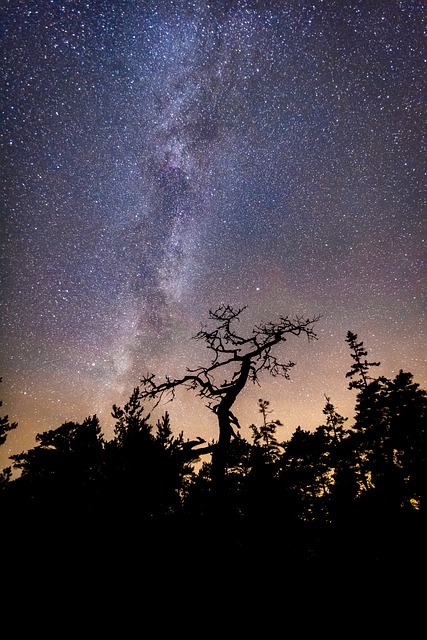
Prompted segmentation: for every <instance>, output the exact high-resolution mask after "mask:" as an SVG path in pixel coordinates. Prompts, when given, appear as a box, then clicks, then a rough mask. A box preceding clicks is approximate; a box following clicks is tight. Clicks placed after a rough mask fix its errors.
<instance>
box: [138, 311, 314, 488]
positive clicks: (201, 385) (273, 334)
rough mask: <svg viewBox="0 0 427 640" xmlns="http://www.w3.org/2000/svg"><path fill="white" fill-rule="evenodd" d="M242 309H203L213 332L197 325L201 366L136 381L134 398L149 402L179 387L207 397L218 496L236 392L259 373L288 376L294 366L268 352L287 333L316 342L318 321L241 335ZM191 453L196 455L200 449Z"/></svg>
mask: <svg viewBox="0 0 427 640" xmlns="http://www.w3.org/2000/svg"><path fill="white" fill-rule="evenodd" d="M244 309H245V307H243V308H242V309H233V308H232V307H230V306H229V305H221V306H220V307H219V308H218V309H216V310H215V311H212V310H211V311H209V318H210V320H211V321H212V323H213V328H208V327H203V328H202V329H201V330H200V331H199V333H198V334H197V335H196V336H195V339H196V340H203V341H205V342H206V345H207V348H208V349H209V350H210V351H211V352H212V358H211V361H210V363H209V364H208V365H207V366H200V367H197V368H196V369H187V373H186V374H185V375H184V376H183V377H182V378H170V377H166V379H165V380H164V381H163V382H157V381H156V379H155V375H154V374H149V375H146V376H145V377H144V378H143V379H142V380H141V387H140V397H141V398H142V399H155V400H156V404H158V403H159V402H160V401H161V400H162V398H163V397H164V396H165V395H168V396H169V400H171V399H173V398H174V396H175V390H176V388H177V387H180V386H183V387H185V388H187V389H191V390H194V391H196V392H197V394H198V395H199V396H200V397H202V398H206V399H207V406H208V407H209V409H211V410H212V411H213V412H214V413H215V414H216V416H217V418H218V426H219V435H218V441H217V442H216V443H215V444H214V445H213V446H212V447H211V451H212V474H213V478H212V479H213V484H214V487H215V490H216V491H217V492H218V494H219V495H222V493H223V489H224V477H225V470H226V463H227V452H228V448H229V444H230V441H231V438H232V437H233V436H235V435H236V433H235V430H234V427H239V423H238V420H237V418H236V416H235V415H234V414H233V412H232V407H233V405H234V403H235V401H236V399H237V397H238V395H239V393H240V392H241V391H242V390H243V388H244V387H245V385H246V383H247V382H253V383H258V381H259V375H260V373H261V372H263V371H266V372H268V373H269V374H270V375H272V376H283V377H285V378H288V377H289V370H290V369H291V368H292V367H293V366H294V363H293V362H291V361H288V362H281V361H279V360H278V358H277V357H276V355H275V354H274V353H273V351H274V348H275V347H276V346H277V345H278V344H279V343H281V342H285V341H286V340H287V338H288V337H289V336H291V335H293V336H300V335H301V334H305V335H306V337H307V338H308V340H313V339H316V335H315V333H314V330H313V324H314V323H315V322H317V320H318V319H319V318H318V317H315V318H313V319H303V318H300V317H296V318H294V319H292V318H289V317H288V316H285V317H280V319H279V321H278V322H277V323H275V322H268V323H266V324H260V325H257V326H255V327H254V329H253V330H252V332H251V334H250V335H249V336H247V337H244V336H242V335H240V333H239V332H238V331H237V329H236V325H237V324H238V322H239V320H240V315H241V314H242V312H243V311H244ZM219 380H222V382H219ZM204 451H206V448H205V449H204ZM197 453H198V454H199V453H200V449H198V451H197Z"/></svg>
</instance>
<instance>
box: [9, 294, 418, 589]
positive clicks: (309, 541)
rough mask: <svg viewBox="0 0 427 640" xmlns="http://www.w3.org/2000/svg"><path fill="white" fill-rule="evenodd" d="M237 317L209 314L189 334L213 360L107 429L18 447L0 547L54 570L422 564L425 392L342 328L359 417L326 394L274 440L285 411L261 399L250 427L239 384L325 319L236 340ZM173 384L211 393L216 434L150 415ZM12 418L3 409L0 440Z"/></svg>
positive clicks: (279, 370) (116, 412) (155, 390)
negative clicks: (244, 424)
mask: <svg viewBox="0 0 427 640" xmlns="http://www.w3.org/2000/svg"><path fill="white" fill-rule="evenodd" d="M242 312H243V309H239V310H234V309H232V308H231V307H228V306H222V307H220V308H219V309H217V310H216V311H211V312H210V316H209V319H210V323H211V324H210V327H208V328H204V329H203V330H202V331H201V332H200V333H199V334H198V335H197V336H196V338H197V339H198V340H202V341H204V342H205V343H206V346H207V349H208V353H209V354H210V356H211V358H210V361H209V363H208V364H207V365H206V366H201V367H200V368H198V369H195V370H191V371H190V370H187V372H186V374H185V375H184V376H183V377H182V378H180V379H171V378H166V379H165V380H164V381H163V382H158V381H157V380H156V378H155V376H154V375H151V374H150V375H147V376H145V377H143V378H142V379H141V384H140V386H138V387H136V388H135V389H134V390H133V393H132V394H131V396H130V399H129V401H128V402H127V403H126V404H125V406H124V407H118V406H114V407H113V410H112V415H113V418H114V422H115V427H114V437H113V438H112V439H110V440H106V439H105V436H104V434H103V431H102V427H101V425H100V423H99V420H98V418H97V416H95V415H94V416H89V417H88V418H86V419H85V420H84V421H83V422H81V423H76V422H65V423H64V424H62V425H61V426H59V427H58V428H56V429H52V430H50V431H46V432H43V433H40V434H38V435H37V436H36V446H34V448H32V449H30V450H28V451H25V452H22V453H20V454H16V455H13V456H11V460H12V462H13V468H14V469H15V474H13V473H12V470H11V468H7V469H4V470H3V472H2V473H1V476H0V509H1V514H2V524H1V545H2V550H3V554H5V553H6V554H9V555H10V557H11V558H13V562H14V563H15V565H16V563H18V564H20V566H21V567H23V566H27V565H28V564H29V563H32V564H36V565H37V566H38V567H39V568H46V566H48V567H49V568H50V569H52V568H55V567H60V569H58V571H59V570H60V571H61V572H63V571H65V570H68V571H72V570H73V569H75V567H76V566H81V565H82V564H84V563H90V565H91V566H92V567H94V566H96V567H97V570H100V568H101V567H105V566H109V567H110V568H112V567H115V569H116V570H119V567H126V566H132V567H135V566H138V567H139V568H140V569H141V567H144V570H148V567H150V568H151V569H152V570H153V571H158V572H160V573H161V572H165V571H167V572H168V575H171V574H173V573H175V574H179V573H180V572H181V573H182V572H188V571H189V570H190V571H191V572H192V571H194V570H195V567H200V566H204V567H206V570H207V571H210V572H212V571H213V572H217V575H218V576H219V575H222V576H224V575H225V574H224V572H226V575H228V576H232V575H234V576H235V575H239V576H241V575H245V576H251V575H253V574H254V573H255V572H258V573H257V575H259V572H261V573H262V574H263V575H264V576H265V577H266V578H267V577H268V576H269V575H271V572H273V571H277V569H278V568H282V569H283V570H288V571H289V570H290V568H292V569H294V570H304V568H305V569H307V568H308V569H309V568H311V567H326V566H327V567H329V568H330V567H341V568H345V570H351V569H352V568H353V569H354V568H356V567H357V568H358V569H359V570H360V567H364V568H366V569H372V568H380V569H381V568H389V567H394V568H397V569H399V568H403V569H404V568H405V567H414V566H417V567H420V566H425V560H426V551H425V534H426V513H427V428H426V427H427V422H426V413H427V394H426V391H425V390H423V389H422V388H420V386H419V384H417V383H416V382H414V381H413V376H412V374H411V373H409V372H404V371H403V370H400V371H399V372H398V373H397V375H396V376H395V377H394V378H393V379H388V378H386V377H383V376H381V375H380V376H375V375H374V374H375V372H377V371H378V367H379V365H380V363H378V362H369V361H368V360H367V355H368V353H367V350H366V348H365V346H364V344H363V342H362V341H359V338H358V336H357V334H354V333H352V332H350V331H349V332H348V333H347V336H346V341H347V344H348V347H349V371H348V373H347V378H348V380H347V382H346V381H343V383H344V384H348V386H349V388H350V389H354V391H355V417H354V421H353V424H352V425H351V426H347V422H348V419H347V418H345V417H343V416H342V415H340V414H339V413H338V411H337V410H336V408H335V406H334V405H333V403H332V401H331V398H329V397H325V405H324V408H323V414H324V421H323V424H321V425H320V426H318V427H317V428H316V429H315V430H313V431H307V430H304V429H303V428H301V427H298V428H297V429H296V430H295V431H294V433H293V434H292V436H291V437H290V439H289V440H287V441H280V440H279V439H278V435H277V429H278V427H280V426H281V422H280V420H279V419H278V418H276V417H275V416H274V408H272V407H271V406H270V403H269V401H268V400H265V399H263V398H260V399H259V403H258V410H259V413H258V418H257V420H255V423H254V424H252V425H251V426H250V433H251V436H250V437H249V438H244V437H243V436H241V435H240V432H239V428H240V425H239V423H238V419H237V417H236V416H235V415H234V414H233V413H232V405H233V403H234V401H235V400H236V398H237V396H238V394H239V393H240V391H241V390H242V389H243V388H244V387H245V385H246V384H247V383H249V382H257V380H258V376H259V375H260V373H261V372H263V371H264V372H267V373H269V374H271V375H273V376H277V375H282V376H286V377H287V376H288V375H289V370H290V368H291V367H292V366H293V363H292V362H286V363H283V362H280V361H279V360H278V359H277V358H276V354H275V348H276V346H277V345H278V344H279V343H281V342H283V341H285V340H286V339H287V338H288V337H289V335H297V336H300V335H305V336H306V337H307V338H308V339H309V340H311V339H315V338H316V336H315V332H314V327H315V323H316V322H317V320H318V318H314V319H311V320H307V319H301V318H295V319H290V318H288V317H285V318H281V319H280V320H279V322H278V323H268V324H265V325H260V326H256V327H255V328H254V329H253V331H252V333H250V334H249V335H247V336H242V335H240V334H239V333H238V332H237V328H238V326H239V325H238V321H239V317H240V314H241V313H242ZM224 371H227V375H228V377H224V376H225V374H224ZM218 374H219V377H218ZM219 379H220V380H221V383H219V382H218V381H217V380H219ZM178 386H184V387H186V388H187V389H188V392H189V393H190V392H194V393H196V394H198V395H200V396H201V397H203V398H205V400H206V404H207V408H208V410H211V411H213V412H214V413H215V415H216V416H217V418H218V429H219V431H218V438H217V439H215V440H214V441H212V442H206V441H205V440H204V438H203V433H201V434H200V437H198V438H195V439H193V440H188V439H185V438H184V435H183V433H178V434H177V433H175V432H174V429H173V425H171V422H170V418H169V414H168V413H167V412H166V413H165V414H164V415H163V416H162V418H161V419H159V420H157V422H156V423H154V424H153V423H152V421H151V418H150V415H149V413H148V412H147V411H146V410H145V407H144V403H146V402H151V404H152V401H153V400H154V401H155V402H160V400H161V399H162V398H163V397H164V396H165V394H166V395H167V394H170V395H172V396H173V394H174V391H175V389H176V388H177V387H178ZM15 428H17V425H16V424H11V423H10V422H9V420H8V417H7V416H5V417H3V418H2V419H1V422H0V445H4V443H5V441H6V439H7V435H8V433H9V432H10V430H12V429H15Z"/></svg>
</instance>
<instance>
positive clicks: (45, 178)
mask: <svg viewBox="0 0 427 640" xmlns="http://www.w3.org/2000/svg"><path fill="white" fill-rule="evenodd" d="M426 17H427V5H426V4H425V3H424V2H422V1H420V0H418V1H415V0H414V1H410V0H403V1H401V2H399V1H397V0H383V1H377V0H366V1H364V0H353V1H351V0H336V1H327V0H324V1H322V0H311V1H310V2H304V1H291V0H289V1H286V0H283V1H282V2H279V1H276V2H273V1H271V2H268V1H264V2H256V1H253V2H251V1H250V0H248V1H244V0H236V1H229V2H225V1H215V0H211V1H208V0H205V1H199V0H197V1H194V2H190V1H182V2H178V1H176V2H173V1H172V2H170V1H166V0H164V1H160V0H157V2H156V1H154V0H153V1H150V0H147V1H143V0H139V1H136V0H134V1H132V0H129V1H122V2H118V1H114V0H111V1H110V0H108V1H107V0H104V1H102V0H82V1H79V0H69V1H57V0H55V1H53V0H51V1H49V0H34V1H32V2H31V1H29V0H27V1H25V0H21V1H20V0H10V1H7V0H6V1H5V2H3V3H2V9H1V45H2V55H3V64H2V85H1V89H2V90H1V95H2V111H3V115H2V121H1V152H2V171H1V174H2V177H1V184H2V203H3V213H2V230H1V248H2V265H1V270H2V285H1V286H2V288H1V325H2V326H1V330H2V334H1V344H2V346H1V362H0V375H1V376H2V378H3V381H2V383H1V386H0V398H1V399H2V400H3V407H2V409H1V411H2V415H4V414H5V413H8V414H9V417H10V419H13V420H16V421H18V423H19V426H18V428H17V429H16V430H15V431H14V432H12V433H11V434H10V435H9V436H8V440H7V442H6V444H5V445H4V446H3V447H2V449H1V450H0V454H1V460H0V462H1V464H0V466H1V467H3V466H5V465H6V464H8V460H7V457H8V455H10V454H11V453H15V452H21V451H23V450H25V449H27V448H28V447H31V446H34V442H35V441H34V436H35V434H36V433H39V432H42V431H46V430H48V429H52V428H56V427H58V426H59V425H60V424H62V423H63V422H64V421H67V420H75V421H79V420H82V419H83V418H85V417H86V416H88V415H93V414H94V413H96V414H97V415H98V416H99V418H100V420H101V424H102V425H103V427H104V430H105V432H106V434H107V436H110V435H112V427H111V425H112V419H111V415H110V414H111V408H112V405H113V403H116V404H119V405H123V404H124V402H125V401H126V400H127V399H128V398H129V396H130V394H131V392H132V390H133V388H134V387H135V386H136V385H137V384H138V383H139V380H140V377H141V376H142V375H144V374H146V373H147V372H155V373H156V374H158V375H159V376H160V378H162V377H163V376H164V375H165V374H168V375H171V376H180V375H181V374H183V373H185V368H186V367H187V366H188V367H191V366H196V365H198V364H205V363H206V364H208V363H209V353H208V352H207V351H206V349H205V348H204V346H203V344H200V343H198V342H195V341H194V340H192V339H191V337H192V336H194V335H195V334H196V333H197V332H198V331H199V329H200V328H201V324H202V323H203V322H205V321H206V320H207V315H208V310H209V309H210V308H217V307H218V306H219V305H220V304H222V303H226V304H230V305H233V306H236V307H242V306H245V305H246V306H247V309H246V311H245V313H244V314H243V316H242V321H241V326H240V330H241V331H242V332H245V331H247V330H248V329H250V328H251V327H252V326H253V325H254V324H256V323H257V322H259V321H262V320H264V321H269V320H272V321H276V320H277V319H278V318H279V316H280V315H290V316H296V315H300V316H304V317H312V316H316V315H321V316H322V318H321V320H320V321H319V322H318V323H317V324H316V332H317V335H318V340H317V341H316V342H314V343H308V342H307V340H306V339H303V338H299V339H297V338H295V339H292V340H289V341H288V342H286V344H285V345H283V349H282V353H283V354H284V358H285V359H288V358H290V359H291V360H294V361H295V362H296V366H295V367H294V368H293V369H292V371H291V380H290V381H286V380H284V379H282V378H274V379H272V378H269V377H268V376H266V377H261V387H257V386H251V387H248V388H247V389H246V390H245V391H244V392H243V393H242V395H241V397H240V399H239V401H238V403H237V405H236V407H235V409H236V410H235V413H236V414H237V416H238V417H239V418H240V422H241V425H242V433H243V435H247V434H248V431H249V430H248V425H249V424H250V423H251V422H254V421H257V420H259V417H258V413H257V410H258V407H257V399H258V398H264V399H268V400H270V403H271V408H272V410H273V413H274V416H273V417H274V418H277V419H280V420H281V421H282V422H283V424H284V426H283V427H281V429H280V432H278V437H279V439H287V438H288V437H290V435H291V434H292V432H293V431H294V429H295V428H296V427H297V426H298V425H301V427H302V428H305V429H312V428H315V427H316V426H318V425H320V424H322V423H323V418H324V416H323V414H322V409H323V407H324V404H325V394H326V395H328V396H330V397H331V401H332V402H333V403H334V404H335V406H336V408H337V410H338V411H339V412H340V413H342V414H344V415H346V416H348V417H349V422H348V426H350V424H351V419H352V415H353V412H354V403H355V392H354V391H349V390H348V388H347V385H348V379H347V380H346V379H345V373H346V371H348V370H349V368H350V366H351V364H352V360H351V358H350V352H349V349H348V346H347V344H346V343H345V336H346V333H347V331H348V330H350V331H352V332H354V333H357V334H358V336H359V339H361V340H363V341H364V343H365V346H366V347H367V348H368V351H369V357H370V358H372V359H373V360H379V361H381V363H382V364H381V367H380V368H379V369H376V370H375V373H376V374H377V375H378V374H383V375H386V376H389V377H391V376H394V375H395V374H397V373H398V371H399V369H401V368H402V369H403V370H405V371H411V372H412V373H413V374H414V376H415V380H416V381H417V382H419V383H420V384H421V386H423V387H425V386H426V385H427V364H426V353H427V349H426V322H425V311H426V297H425V293H426V287H425V284H426V280H425V238H426V228H425V221H426V206H425V200H426V183H427V181H426V166H427V164H426V145H425V142H426V137H425V132H426V127H425V125H426V121H427V120H426V115H427V114H426V95H427V92H426V71H425V70H426V62H427V49H426V40H425V35H424V34H425V26H426ZM146 408H147V411H148V410H150V407H149V406H148V405H147V407H146ZM166 409H167V410H168V411H169V412H170V413H171V416H172V420H173V427H174V429H175V430H176V431H177V432H178V431H181V430H184V434H185V435H186V436H189V437H193V436H195V435H201V436H203V437H205V438H207V439H211V438H213V437H215V436H216V434H217V432H216V424H215V416H213V414H211V413H210V412H209V410H207V409H206V408H205V407H204V404H203V401H202V400H201V399H197V398H194V396H193V395H192V393H191V392H190V391H183V392H182V393H179V394H178V396H177V400H176V401H175V402H174V403H173V404H169V405H167V406H161V407H159V409H158V411H160V412H161V413H162V412H164V410H166ZM155 415H157V414H155ZM9 464H10V462H9Z"/></svg>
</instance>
